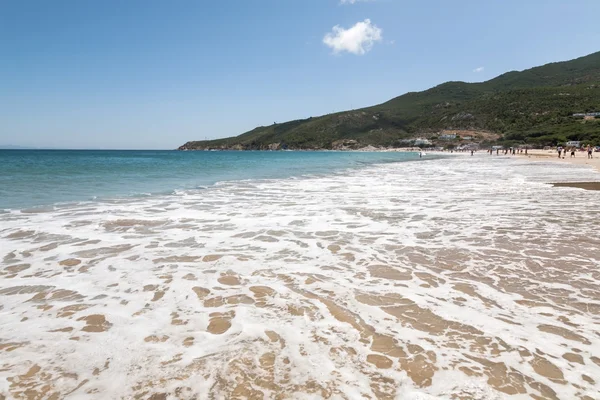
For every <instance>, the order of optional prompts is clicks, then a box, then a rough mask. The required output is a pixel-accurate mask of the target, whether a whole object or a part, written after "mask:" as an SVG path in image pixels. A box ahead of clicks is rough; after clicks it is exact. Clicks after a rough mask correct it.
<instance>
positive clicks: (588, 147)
mask: <svg viewBox="0 0 600 400" xmlns="http://www.w3.org/2000/svg"><path fill="white" fill-rule="evenodd" d="M587 151H588V158H594V154H593V153H592V151H593V149H592V146H590V145H589V144H588V146H587Z"/></svg>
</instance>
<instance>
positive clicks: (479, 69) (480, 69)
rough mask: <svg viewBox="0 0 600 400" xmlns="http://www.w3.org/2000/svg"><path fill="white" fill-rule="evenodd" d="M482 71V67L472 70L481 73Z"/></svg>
mask: <svg viewBox="0 0 600 400" xmlns="http://www.w3.org/2000/svg"><path fill="white" fill-rule="evenodd" d="M484 69H485V68H484V67H477V68H475V69H474V70H473V72H483V70H484Z"/></svg>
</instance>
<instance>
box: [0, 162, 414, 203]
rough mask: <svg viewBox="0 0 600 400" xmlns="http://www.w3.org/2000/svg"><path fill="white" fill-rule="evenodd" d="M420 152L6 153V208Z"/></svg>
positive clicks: (279, 174)
mask: <svg viewBox="0 0 600 400" xmlns="http://www.w3.org/2000/svg"><path fill="white" fill-rule="evenodd" d="M409 160H415V161H417V160H419V156H418V154H417V153H396V152H394V153H391V152H390V153H382V152H292V151H286V152H268V151H255V152H239V151H235V152H234V151H218V152H207V151H198V152H180V151H110V150H106V151H96V150H0V209H15V208H27V207H34V206H48V205H52V204H55V203H63V202H78V201H88V200H95V199H112V198H120V197H125V196H139V195H152V194H165V193H172V192H173V191H175V190H189V189H197V188H202V187H206V186H210V185H213V184H215V183H217V182H222V181H231V180H246V179H265V178H289V177H292V176H295V177H300V176H304V175H314V174H329V173H333V172H338V171H342V170H344V169H348V168H358V167H361V166H366V165H371V164H379V163H389V162H401V161H409Z"/></svg>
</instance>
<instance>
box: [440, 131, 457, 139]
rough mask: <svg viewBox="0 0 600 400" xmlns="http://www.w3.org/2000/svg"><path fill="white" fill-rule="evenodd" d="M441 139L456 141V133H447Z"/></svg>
mask: <svg viewBox="0 0 600 400" xmlns="http://www.w3.org/2000/svg"><path fill="white" fill-rule="evenodd" d="M440 139H442V140H453V139H456V133H446V134H444V135H440Z"/></svg>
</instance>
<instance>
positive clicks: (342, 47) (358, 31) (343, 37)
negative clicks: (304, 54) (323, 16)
mask: <svg viewBox="0 0 600 400" xmlns="http://www.w3.org/2000/svg"><path fill="white" fill-rule="evenodd" d="M348 1H351V0H348ZM381 32H382V30H381V29H379V28H378V27H377V26H376V25H373V24H371V20H370V19H365V20H364V21H362V22H357V23H356V24H355V25H354V26H353V27H352V28H349V29H344V28H342V27H341V26H339V25H336V26H334V27H333V29H332V31H331V32H329V33H327V34H326V35H325V37H324V38H323V43H325V45H326V46H328V47H331V48H332V49H333V52H334V53H335V54H337V53H341V52H344V51H347V52H348V53H352V54H358V55H362V54H365V53H366V52H368V51H369V50H371V48H372V47H373V44H374V43H375V42H379V41H381V39H382V37H383V36H382V35H381Z"/></svg>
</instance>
